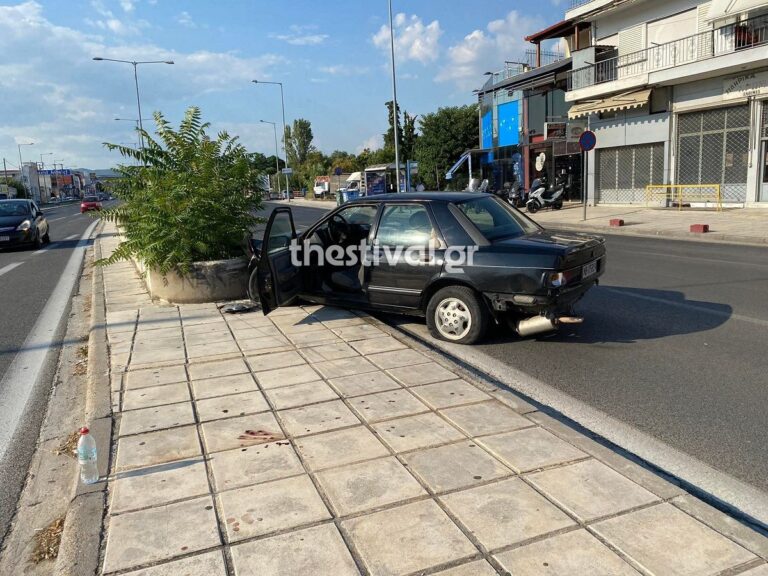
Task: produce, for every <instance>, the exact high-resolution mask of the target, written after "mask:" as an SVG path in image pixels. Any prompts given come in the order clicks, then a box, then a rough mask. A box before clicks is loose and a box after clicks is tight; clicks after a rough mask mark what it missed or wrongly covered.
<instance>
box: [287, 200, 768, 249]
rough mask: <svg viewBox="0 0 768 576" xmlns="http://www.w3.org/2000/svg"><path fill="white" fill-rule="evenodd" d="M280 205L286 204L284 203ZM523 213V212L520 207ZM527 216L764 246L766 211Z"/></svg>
mask: <svg viewBox="0 0 768 576" xmlns="http://www.w3.org/2000/svg"><path fill="white" fill-rule="evenodd" d="M280 202H281V203H282V204H288V203H287V202H286V201H285V200H282V201H280ZM291 204H292V205H294V206H303V207H308V208H321V209H325V210H331V209H333V208H335V207H336V204H335V203H333V202H323V201H318V200H305V199H303V198H296V199H294V200H291ZM523 212H525V209H524V208H523ZM526 214H527V212H526ZM528 215H529V216H530V217H531V218H533V219H534V220H536V222H538V223H539V224H541V225H542V226H545V227H547V228H559V229H568V230H578V231H584V232H597V233H603V234H626V235H630V236H632V235H639V236H671V237H673V238H677V239H688V240H699V241H709V242H712V241H714V242H734V243H744V244H757V245H766V246H768V208H765V209H764V208H746V209H744V208H727V209H725V210H723V211H722V212H717V211H715V210H697V209H688V208H687V209H685V210H674V209H660V208H645V207H643V206H609V205H600V206H589V207H588V208H587V219H586V220H582V217H583V207H582V205H581V204H578V205H577V204H570V205H566V206H565V207H564V208H563V209H562V210H542V211H540V212H537V213H536V214H528ZM613 218H619V219H622V220H624V226H623V227H620V228H617V227H612V226H611V225H610V220H611V219H613ZM691 224H709V232H708V233H706V234H695V233H691V232H690V226H691Z"/></svg>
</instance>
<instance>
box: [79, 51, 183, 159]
mask: <svg viewBox="0 0 768 576" xmlns="http://www.w3.org/2000/svg"><path fill="white" fill-rule="evenodd" d="M94 60H96V61H97V62H120V63H121V64H130V65H132V66H133V81H134V83H135V84H136V105H137V106H138V108H139V130H140V132H139V140H140V142H141V147H142V148H144V136H143V135H142V132H143V131H144V125H143V124H142V123H141V97H140V96H139V72H138V66H139V64H173V60H144V61H136V60H116V59H114V58H100V57H98V56H97V57H95V58H94Z"/></svg>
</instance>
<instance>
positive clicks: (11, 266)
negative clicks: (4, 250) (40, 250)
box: [0, 262, 24, 276]
mask: <svg viewBox="0 0 768 576" xmlns="http://www.w3.org/2000/svg"><path fill="white" fill-rule="evenodd" d="M22 264H24V262H14V263H13V264H8V266H3V267H2V268H0V276H2V275H3V274H5V273H6V272H10V271H11V270H13V269H14V268H16V267H17V266H21V265H22Z"/></svg>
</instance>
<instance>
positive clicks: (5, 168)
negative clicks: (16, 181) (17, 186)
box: [3, 158, 8, 186]
mask: <svg viewBox="0 0 768 576" xmlns="http://www.w3.org/2000/svg"><path fill="white" fill-rule="evenodd" d="M3 174H5V185H6V186H8V167H7V166H6V165H5V158H3Z"/></svg>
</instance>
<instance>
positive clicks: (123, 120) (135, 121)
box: [115, 118, 152, 130]
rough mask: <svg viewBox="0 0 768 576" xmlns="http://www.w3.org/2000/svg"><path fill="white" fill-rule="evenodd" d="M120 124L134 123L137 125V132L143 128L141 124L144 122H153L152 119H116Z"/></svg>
mask: <svg viewBox="0 0 768 576" xmlns="http://www.w3.org/2000/svg"><path fill="white" fill-rule="evenodd" d="M115 120H116V121H118V122H133V123H135V124H136V130H138V129H139V128H140V127H141V126H140V123H141V121H142V120H152V118H115Z"/></svg>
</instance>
